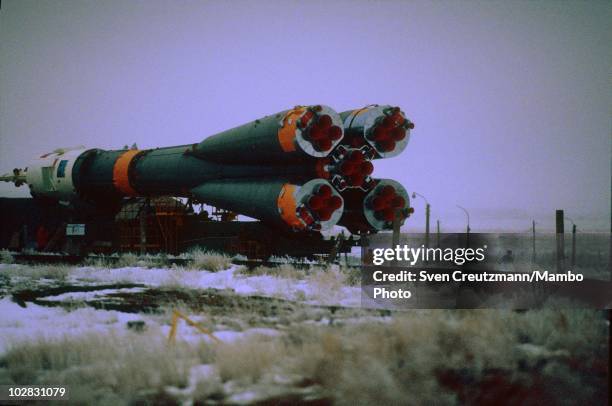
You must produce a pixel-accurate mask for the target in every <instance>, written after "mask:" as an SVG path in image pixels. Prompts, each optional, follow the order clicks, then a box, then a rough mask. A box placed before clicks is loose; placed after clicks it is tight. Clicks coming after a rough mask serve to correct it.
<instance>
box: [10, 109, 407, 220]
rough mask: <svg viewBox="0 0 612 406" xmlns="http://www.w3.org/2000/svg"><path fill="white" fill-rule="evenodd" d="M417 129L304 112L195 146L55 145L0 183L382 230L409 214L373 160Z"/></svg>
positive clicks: (102, 201)
mask: <svg viewBox="0 0 612 406" xmlns="http://www.w3.org/2000/svg"><path fill="white" fill-rule="evenodd" d="M413 127H414V126H413V124H412V123H411V122H410V121H409V120H408V119H407V118H406V117H405V115H404V113H403V112H402V111H401V110H400V109H399V108H397V107H392V106H368V107H366V108H363V109H358V110H352V111H347V112H344V113H340V114H338V113H336V112H335V111H334V110H333V109H331V108H330V107H327V106H322V105H316V106H298V107H295V108H293V109H290V110H286V111H282V112H279V113H277V114H273V115H270V116H266V117H264V118H261V119H258V120H255V121H252V122H250V123H247V124H244V125H242V126H239V127H236V128H233V129H230V130H227V131H224V132H221V133H219V134H216V135H213V136H210V137H208V138H206V139H204V140H203V141H202V142H200V143H196V144H189V145H180V146H174V147H165V148H156V149H148V150H137V149H127V150H126V149H124V150H111V151H109V150H102V149H95V148H94V149H85V148H79V149H59V150H56V151H54V152H52V153H49V154H45V155H42V156H41V157H40V158H38V159H37V160H35V161H34V162H32V163H31V164H30V165H29V166H28V167H27V168H25V169H14V170H13V173H12V174H7V175H4V176H2V177H0V180H3V181H8V182H13V183H15V185H16V186H19V185H21V184H24V183H25V184H27V185H28V186H29V188H30V193H31V194H32V196H33V197H35V198H39V197H40V198H46V199H52V200H56V201H63V202H71V201H76V200H82V201H87V202H90V203H93V204H95V205H97V206H100V207H105V206H106V207H115V206H116V205H117V204H118V203H119V202H120V201H121V200H122V199H123V198H126V197H137V196H143V197H149V196H161V195H171V196H177V197H189V198H191V199H193V200H194V201H197V202H202V203H206V204H210V205H214V206H216V207H219V208H223V209H226V210H231V211H234V212H236V213H239V214H243V215H246V216H249V217H253V218H256V219H259V220H261V221H264V222H266V223H270V224H273V225H277V226H280V227H289V228H292V229H294V230H296V231H299V230H325V229H328V228H331V227H333V226H334V225H336V224H338V225H341V226H345V227H347V228H348V229H349V230H350V231H352V232H376V231H380V230H385V229H390V228H392V223H393V221H394V219H395V218H396V216H399V219H400V220H401V221H402V222H403V221H404V220H405V219H406V218H407V217H408V216H409V215H410V213H411V208H410V205H409V199H408V194H407V193H406V191H405V190H404V188H403V187H402V186H401V185H400V184H399V183H397V182H395V181H392V180H386V179H383V180H380V179H374V178H372V177H371V176H370V175H371V174H372V172H373V169H374V167H373V164H372V161H373V160H375V159H382V158H389V157H392V156H395V155H398V154H399V153H401V152H402V150H403V149H404V148H405V147H406V144H407V142H408V139H409V134H410V130H411V129H412V128H413Z"/></svg>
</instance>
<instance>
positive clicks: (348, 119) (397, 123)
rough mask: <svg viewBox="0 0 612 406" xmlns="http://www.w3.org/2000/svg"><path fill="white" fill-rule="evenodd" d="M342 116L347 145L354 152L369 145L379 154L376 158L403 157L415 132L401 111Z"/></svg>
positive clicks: (366, 111) (392, 109) (379, 108)
mask: <svg viewBox="0 0 612 406" xmlns="http://www.w3.org/2000/svg"><path fill="white" fill-rule="evenodd" d="M340 116H341V117H342V119H343V120H344V132H345V139H344V140H343V144H345V145H349V146H351V147H354V148H355V147H361V146H362V145H365V144H368V145H370V146H371V147H372V148H374V150H375V151H376V158H391V157H394V156H396V155H398V154H400V153H401V152H402V151H403V150H404V149H405V148H406V145H407V144H408V140H409V139H410V130H412V129H413V128H414V123H412V122H411V121H410V120H408V119H407V118H406V115H405V114H404V112H403V111H401V110H400V108H399V107H392V106H389V105H385V106H368V107H365V108H363V109H358V110H352V111H345V112H343V113H340Z"/></svg>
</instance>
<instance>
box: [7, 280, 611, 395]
mask: <svg viewBox="0 0 612 406" xmlns="http://www.w3.org/2000/svg"><path fill="white" fill-rule="evenodd" d="M326 277H329V276H326ZM603 321H604V318H603V315H602V314H601V313H600V312H597V311H587V310H563V311H559V310H557V311H555V312H553V311H548V310H536V311H527V312H524V313H516V312H512V311H504V310H470V311H467V310H464V311H461V310H460V311H447V310H423V311H411V312H406V313H404V314H400V315H396V316H394V317H393V318H392V319H391V320H389V321H387V322H384V323H383V322H380V321H378V322H377V321H368V322H366V323H360V324H346V325H339V326H324V325H312V324H309V325H305V324H294V325H291V326H288V327H287V328H286V329H284V330H283V331H284V332H283V334H279V335H276V336H270V335H259V334H254V335H248V336H245V335H243V336H238V338H237V339H232V340H222V342H220V343H215V342H212V341H211V340H208V339H200V340H188V341H187V340H180V339H179V340H177V342H176V343H175V344H174V345H168V344H167V343H166V341H165V337H164V336H163V335H162V334H160V331H159V330H158V329H157V330H156V329H152V330H148V331H147V332H145V333H141V334H139V335H136V334H132V333H129V334H125V335H121V336H119V335H112V334H103V335H100V334H97V335H84V336H80V337H73V338H63V339H59V340H56V341H50V340H36V341H33V342H22V343H20V344H18V345H16V346H15V347H13V348H11V349H9V351H8V352H7V353H6V354H4V356H2V358H0V365H2V366H3V367H1V368H4V369H5V370H4V371H2V370H0V372H1V373H0V383H1V384H12V383H17V384H19V383H23V384H26V383H27V384H45V383H53V384H68V385H71V388H73V389H74V392H73V393H74V394H75V395H74V396H76V398H74V401H77V403H78V402H81V403H104V402H107V403H108V402H109V401H111V400H113V399H114V400H117V401H118V402H119V403H126V402H127V403H129V402H134V401H142V400H143V399H142V398H143V396H144V397H147V396H150V394H151V393H156V394H164V396H171V397H172V398H171V399H167V400H173V399H174V400H176V399H179V398H180V399H181V401H187V400H190V401H193V402H195V403H197V402H202V403H206V401H207V400H212V399H215V400H217V401H219V400H223V399H225V400H226V401H228V402H230V401H231V400H232V399H233V400H237V399H238V398H240V396H243V394H245V393H248V392H249V391H251V392H257V393H266V390H265V389H262V388H265V386H266V385H268V387H271V386H273V387H274V388H276V389H278V388H279V387H293V388H305V387H312V388H319V389H320V392H319V393H323V394H325V396H327V397H328V398H329V400H331V401H333V402H335V403H341V404H355V403H358V404H371V403H376V404H390V403H397V402H398V401H399V400H406V399H410V402H409V403H413V404H432V403H435V404H455V403H456V402H458V400H459V399H458V392H456V386H453V385H452V384H450V385H449V384H447V383H445V382H447V381H448V379H449V378H448V377H449V376H450V377H452V376H458V377H459V378H457V379H459V380H460V381H458V383H457V384H458V385H465V382H469V384H467V386H466V387H465V388H464V389H463V390H465V391H478V390H481V389H479V388H484V385H482V382H486V380H487V379H488V378H487V376H488V375H487V374H491V373H494V374H496V375H495V379H497V380H498V384H499V386H500V387H506V388H508V387H514V388H517V389H516V391H514V392H513V393H509V392H505V393H506V394H507V396H510V398H508V399H507V400H508V401H510V402H512V401H514V400H516V401H517V402H518V401H519V400H520V399H518V398H517V399H514V398H512V396H514V393H515V392H516V393H517V394H519V395H521V396H525V393H526V391H529V390H530V387H531V386H530V385H532V384H533V382H534V379H536V380H537V382H538V385H540V386H539V387H538V391H540V392H541V391H545V392H546V395H547V396H549V397H550V398H546V399H549V400H551V401H552V402H553V403H558V402H561V403H562V401H563V398H562V397H563V396H564V395H563V393H568V392H571V393H573V394H574V395H573V396H574V397H573V398H572V399H573V400H575V401H576V402H577V403H582V404H589V403H592V401H593V400H594V397H593V396H595V394H596V393H597V391H598V390H600V387H601V385H603V384H604V378H605V376H604V375H602V373H601V371H600V372H597V370H596V369H595V370H593V368H597V365H598V360H600V359H604V358H605V356H606V351H607V348H606V346H605V343H606V341H607V337H606V326H605V323H604V322H603ZM211 328H212V326H211ZM217 334H218V335H219V337H225V336H228V335H227V334H226V335H225V336H224V335H223V334H221V332H217ZM491 371H493V372H491ZM585 371H587V372H585ZM457 374H458V375H457ZM598 374H599V375H598ZM600 375H601V376H600ZM444 376H446V377H447V378H444V379H443V377H444ZM7 378H8V379H7ZM462 382H463V383H462ZM168 388H170V389H168ZM559 388H563V390H562V391H559ZM272 392H274V391H268V393H272ZM73 393H71V397H72V396H73ZM276 393H279V392H278V390H277V391H276ZM517 396H518V395H517ZM185 397H188V398H189V397H190V399H186V398H185ZM534 402H535V400H534ZM230 403H231V402H230Z"/></svg>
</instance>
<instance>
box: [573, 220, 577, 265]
mask: <svg viewBox="0 0 612 406" xmlns="http://www.w3.org/2000/svg"><path fill="white" fill-rule="evenodd" d="M574 266H576V224H573V225H572V270H573V269H574Z"/></svg>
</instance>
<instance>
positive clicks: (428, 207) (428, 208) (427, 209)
mask: <svg viewBox="0 0 612 406" xmlns="http://www.w3.org/2000/svg"><path fill="white" fill-rule="evenodd" d="M417 196H419V197H420V198H422V199H423V200H425V248H429V217H430V215H431V205H430V204H429V201H428V200H427V198H426V197H425V196H423V195H422V194H420V193H417V192H412V198H413V199H416V197H417Z"/></svg>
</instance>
